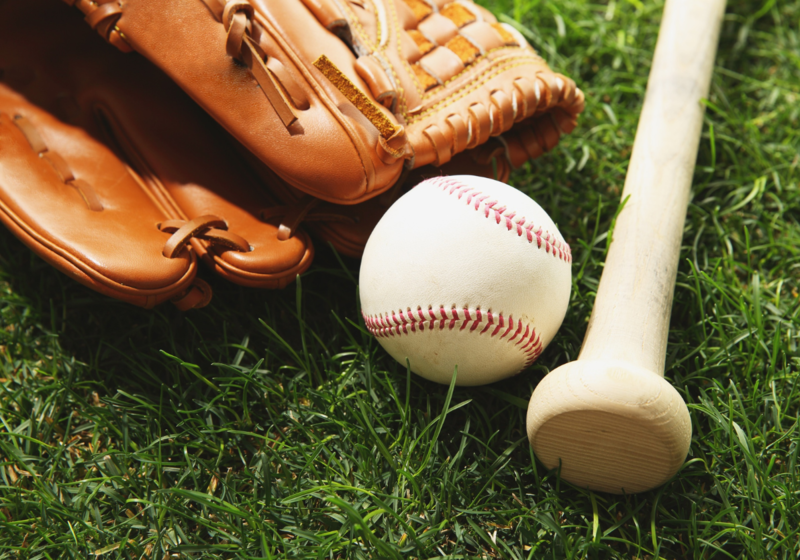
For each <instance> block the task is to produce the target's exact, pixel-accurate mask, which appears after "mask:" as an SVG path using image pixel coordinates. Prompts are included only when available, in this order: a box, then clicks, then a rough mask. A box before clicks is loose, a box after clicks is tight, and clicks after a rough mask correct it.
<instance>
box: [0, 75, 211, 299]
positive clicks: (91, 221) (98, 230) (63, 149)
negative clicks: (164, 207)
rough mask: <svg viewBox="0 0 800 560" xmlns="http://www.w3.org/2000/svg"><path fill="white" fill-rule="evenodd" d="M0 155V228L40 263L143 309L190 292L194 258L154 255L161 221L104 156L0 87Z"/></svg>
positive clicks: (160, 241) (78, 133)
mask: <svg viewBox="0 0 800 560" xmlns="http://www.w3.org/2000/svg"><path fill="white" fill-rule="evenodd" d="M2 66H3V64H2V62H0V67H2ZM0 145H2V146H3V150H2V157H0V220H2V221H3V223H4V224H5V225H6V227H8V228H9V229H10V230H11V231H12V232H13V233H14V234H15V235H16V236H17V237H19V238H20V239H21V240H22V241H23V242H24V243H25V244H26V245H28V246H29V247H30V248H31V249H33V250H34V251H35V252H36V253H37V254H38V255H39V256H41V257H42V258H43V259H45V260H46V261H47V262H49V263H50V264H52V265H53V266H55V267H56V268H58V269H59V270H61V271H62V272H65V273H66V274H68V275H69V276H71V277H72V278H74V279H76V280H78V281H79V282H81V283H82V284H84V285H86V286H89V287H90V288H93V289H94V290H97V291H99V292H101V293H103V294H106V295H109V296H112V297H115V298H118V299H121V300H124V301H127V302H130V303H133V304H135V305H139V306H141V307H152V306H154V305H156V304H158V303H161V302H163V301H166V300H168V299H171V298H173V297H176V296H181V295H183V294H184V293H186V292H188V291H190V289H191V285H192V281H193V279H194V276H195V274H196V272H197V265H196V261H195V257H194V255H193V254H192V253H191V252H189V251H186V250H184V251H181V252H179V253H177V254H176V255H175V256H174V257H173V258H166V257H164V256H163V255H162V249H163V247H164V244H165V242H166V241H167V240H168V238H169V235H166V234H164V233H162V232H161V231H159V229H158V223H159V222H160V221H161V220H162V219H163V214H162V213H161V212H160V210H159V208H158V207H157V206H156V205H155V204H153V202H152V200H151V199H150V198H149V197H148V196H147V194H146V193H145V192H144V191H143V190H142V188H141V187H140V186H139V184H138V183H137V182H136V181H135V180H134V179H133V178H132V177H131V176H130V174H129V173H128V171H127V169H126V167H125V165H124V164H123V163H122V162H120V161H119V160H118V159H117V158H116V157H115V156H114V154H113V153H111V151H110V150H108V149H107V148H106V147H105V146H103V145H102V144H100V143H99V142H97V141H96V140H94V139H93V138H91V137H90V136H89V135H87V134H86V133H85V132H84V131H83V130H81V129H78V128H75V127H72V126H69V125H67V124H64V123H62V122H60V121H59V120H58V119H56V118H54V117H53V116H52V115H50V114H49V113H47V112H46V111H43V110H41V109H40V108H38V107H36V106H35V105H33V104H31V103H29V102H28V101H27V100H26V99H25V98H24V97H22V96H20V95H18V94H17V93H16V92H14V91H13V90H12V89H10V88H9V87H7V86H6V85H4V84H0ZM87 195H88V196H87ZM132 213H135V215H136V219H131V214H132ZM132 255H134V256H135V258H131V257H132Z"/></svg>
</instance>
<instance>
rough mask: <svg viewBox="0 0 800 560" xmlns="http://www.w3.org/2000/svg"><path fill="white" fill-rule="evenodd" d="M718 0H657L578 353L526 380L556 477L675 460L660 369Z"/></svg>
mask: <svg viewBox="0 0 800 560" xmlns="http://www.w3.org/2000/svg"><path fill="white" fill-rule="evenodd" d="M724 11H725V0H667V3H666V6H665V8H664V16H663V19H662V23H661V30H660V32H659V36H658V43H657V45H656V52H655V55H654V57H653V66H652V69H651V72H650V76H649V79H648V83H647V91H646V94H645V100H644V106H643V108H642V114H641V116H640V119H639V127H638V129H637V131H636V139H635V141H634V146H633V152H632V155H631V162H630V165H629V167H628V173H627V176H626V180H625V188H624V189H623V193H622V197H623V201H624V204H625V206H624V208H623V209H622V211H621V212H620V214H619V216H618V218H617V222H616V227H615V229H614V231H613V240H612V242H611V246H610V249H609V253H608V256H607V258H606V263H605V267H604V269H603V275H602V278H601V280H600V285H599V287H598V290H597V297H596V300H595V305H594V309H593V310H592V316H591V319H590V321H589V327H588V329H587V333H586V338H585V339H584V343H583V347H582V349H581V353H580V355H579V356H578V359H577V361H575V362H571V363H568V364H565V365H564V366H561V367H560V368H558V369H556V370H554V371H553V372H552V373H550V374H549V375H548V376H547V377H545V379H544V380H543V381H542V382H541V383H540V384H539V385H538V386H537V388H536V390H535V391H534V394H533V396H532V397H531V403H530V406H529V408H528V436H529V438H530V440H531V444H532V445H533V447H534V451H535V452H536V455H537V456H538V457H539V459H540V460H541V461H542V462H543V463H544V464H545V465H546V466H548V467H551V468H553V467H558V466H559V465H560V467H561V476H562V478H564V479H566V480H569V481H570V482H573V483H575V484H578V485H581V486H585V487H588V488H592V489H596V490H603V491H607V492H615V493H620V492H626V493H632V492H639V491H642V490H647V489H649V488H653V487H655V486H658V485H660V484H662V483H664V482H666V481H667V480H668V479H669V478H670V477H672V476H673V475H674V474H675V472H676V471H677V470H678V469H679V468H680V466H681V465H682V464H683V461H684V459H685V457H686V453H687V452H688V449H689V444H690V441H691V421H690V418H689V413H688V410H687V408H686V404H685V403H684V401H683V399H682V398H681V396H680V394H678V392H677V391H676V390H675V389H674V388H673V387H672V386H671V385H670V384H669V383H668V382H667V381H665V380H664V362H665V357H666V347H667V336H668V334H669V320H670V314H671V309H672V296H673V291H674V286H675V278H676V274H677V267H678V258H679V255H680V246H681V240H682V237H683V225H684V221H685V216H686V209H687V207H688V202H689V195H690V191H691V183H692V176H693V173H694V167H695V163H696V159H697V148H698V145H699V141H700V132H701V130H702V123H703V105H702V104H701V99H703V98H704V97H706V96H707V95H708V90H709V85H710V82H711V73H712V69H713V65H714V58H715V54H716V48H717V40H718V37H719V30H720V26H721V22H722V18H723V15H724Z"/></svg>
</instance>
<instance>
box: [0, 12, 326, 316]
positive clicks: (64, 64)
mask: <svg viewBox="0 0 800 560" xmlns="http://www.w3.org/2000/svg"><path fill="white" fill-rule="evenodd" d="M26 22H29V23H28V25H26ZM293 213H295V214H296V208H294V207H286V206H282V207H279V208H278V209H277V210H276V202H275V200H274V199H273V198H272V197H271V196H270V195H269V194H268V192H267V190H266V189H265V188H264V185H263V184H262V183H261V181H259V180H258V178H257V177H256V175H255V174H254V173H253V172H252V171H251V170H250V169H249V168H248V166H247V165H246V163H245V162H244V161H243V159H242V158H241V156H240V155H239V154H238V153H237V152H236V150H234V149H233V148H232V147H231V145H230V143H229V142H228V140H227V139H226V135H225V133H224V132H223V131H222V130H221V129H219V127H218V125H217V124H216V123H215V122H213V120H211V119H209V118H208V116H207V115H206V114H205V113H204V112H203V111H202V110H201V109H200V108H199V107H197V105H196V104H195V103H194V102H192V101H191V99H189V98H188V97H187V96H186V95H185V94H184V93H183V92H182V91H180V89H179V88H177V87H176V86H175V85H174V83H173V82H172V81H171V80H169V79H168V78H167V77H166V76H164V75H163V74H162V73H161V72H159V71H158V70H157V69H156V68H154V67H153V66H152V65H151V64H149V63H148V62H147V61H145V60H143V59H141V58H140V57H138V56H133V55H131V56H126V55H123V54H122V53H119V52H117V51H116V50H115V49H113V48H111V47H109V46H108V45H106V44H104V43H103V42H102V41H101V40H100V39H99V38H98V37H97V36H96V35H95V34H93V33H92V32H91V30H89V29H88V28H87V27H86V26H85V24H84V23H83V22H82V21H81V18H80V14H79V13H78V12H76V11H74V10H71V9H69V8H67V7H66V6H63V5H60V4H56V3H53V2H52V0H25V2H2V3H0V220H2V221H3V223H4V224H5V225H6V226H7V227H8V228H9V229H10V230H11V231H12V232H14V233H15V234H16V235H17V236H18V237H19V238H20V239H22V240H23V241H24V242H25V243H26V244H27V245H28V246H29V247H31V248H32V249H33V250H34V251H35V252H36V253H38V254H39V255H40V256H41V257H42V258H44V259H45V260H46V261H48V262H49V263H51V264H53V265H54V266H55V267H57V268H59V269H60V270H62V271H63V272H65V273H67V274H68V275H70V276H71V277H73V278H75V279H76V280H78V281H79V282H82V283H83V284H85V285H87V286H89V287H91V288H93V289H95V290H97V291H99V292H102V293H104V294H107V295H110V296H112V297H116V298H119V299H122V300H125V301H128V302H130V303H133V304H136V305H140V306H143V307H151V306H153V305H156V304H158V303H160V302H162V301H165V300H169V299H172V300H174V301H175V303H176V304H177V305H178V306H179V307H181V308H184V309H185V308H191V307H199V306H202V305H204V304H206V303H208V301H209V299H210V296H211V293H210V289H209V288H208V285H207V284H205V283H204V282H202V281H199V280H197V279H196V278H195V275H196V272H197V256H200V257H202V259H204V260H205V261H206V262H207V263H208V264H209V265H210V266H211V267H212V268H213V269H214V270H215V271H216V272H217V273H219V274H220V275H222V276H223V277H225V278H227V279H229V280H231V281H233V282H236V283H238V284H242V285H246V286H257V287H273V288H274V287H281V286H284V285H286V284H287V283H289V282H290V281H292V280H293V279H294V278H295V277H296V275H297V274H299V273H301V272H303V271H304V270H305V269H306V268H307V267H308V266H309V265H310V263H311V260H312V257H313V248H312V245H311V243H310V241H309V239H308V237H307V235H306V234H305V233H303V232H302V231H298V230H297V229H296V226H297V223H298V220H297V216H295V215H293ZM265 214H269V216H265V218H266V221H264V220H262V217H261V216H262V215H265ZM287 220H288V222H289V223H291V224H292V226H291V227H287V226H286V223H287Z"/></svg>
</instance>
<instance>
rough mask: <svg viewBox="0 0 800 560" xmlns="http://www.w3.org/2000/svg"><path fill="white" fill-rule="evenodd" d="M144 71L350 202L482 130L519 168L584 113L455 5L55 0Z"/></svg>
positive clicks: (420, 1)
mask: <svg viewBox="0 0 800 560" xmlns="http://www.w3.org/2000/svg"><path fill="white" fill-rule="evenodd" d="M65 1H66V2H67V3H69V4H73V5H75V6H77V7H78V8H80V10H81V11H82V12H83V13H84V14H86V20H87V21H88V22H89V24H90V25H91V26H92V27H94V28H95V29H96V30H97V31H98V32H99V33H100V34H101V35H102V36H103V37H104V38H106V40H108V41H109V42H111V43H112V44H114V45H116V46H117V47H119V48H120V49H122V50H131V49H134V50H136V51H138V52H140V53H142V54H144V55H145V56H146V57H147V58H149V59H150V60H152V61H153V62H155V63H156V64H157V65H158V66H159V67H161V68H162V69H163V70H164V71H165V72H166V73H167V74H168V75H169V76H170V77H172V78H173V79H174V80H175V81H176V82H177V83H178V84H180V86H181V87H182V88H183V89H184V90H186V91H187V92H188V93H189V94H190V95H191V96H192V97H193V98H194V99H195V100H196V101H197V102H198V103H199V104H200V105H201V106H203V107H204V108H205V109H206V110H207V111H208V112H209V113H210V114H211V115H212V116H213V117H214V118H215V119H216V120H217V121H219V122H220V123H221V124H222V125H223V126H224V127H225V128H226V129H227V130H228V131H229V132H231V133H232V135H233V136H235V137H236V138H237V139H238V140H239V141H241V142H242V144H243V145H244V146H245V147H246V148H247V149H249V150H251V151H252V152H253V153H254V154H255V155H256V156H257V157H258V158H259V159H260V160H262V161H263V162H264V163H265V164H267V165H268V166H269V167H270V168H271V169H272V170H273V171H274V172H275V173H276V174H277V175H278V176H280V177H281V178H282V179H284V180H285V181H287V182H288V183H289V184H290V185H292V186H294V187H296V188H298V189H299V190H301V191H303V192H305V193H307V194H311V195H312V196H314V197H318V198H320V199H324V200H327V201H330V202H333V203H339V204H354V203H357V202H361V201H364V200H367V199H369V198H371V197H373V196H375V195H377V194H380V193H382V192H384V191H386V190H387V189H389V188H390V187H391V186H393V185H394V184H395V183H396V182H397V181H398V179H400V178H401V176H402V174H403V169H404V167H405V168H419V167H421V166H424V165H428V164H434V165H442V164H444V163H446V162H448V161H449V160H450V159H451V158H452V157H454V156H455V155H457V154H459V153H461V152H463V151H465V150H467V149H470V148H476V147H479V146H481V145H482V144H484V143H485V142H487V140H488V139H489V138H491V137H493V136H495V137H498V138H502V140H501V141H502V142H504V145H505V152H506V157H507V159H508V160H509V162H510V163H511V164H512V165H514V166H518V165H520V164H521V163H523V162H524V161H525V160H526V159H527V158H528V157H537V156H538V155H540V154H541V153H542V152H544V151H547V150H550V149H552V148H553V146H554V145H555V144H556V143H557V142H558V139H559V137H560V135H561V133H562V132H570V131H571V130H572V128H574V126H575V117H576V115H577V114H578V113H580V112H581V111H582V109H583V94H582V93H581V92H580V90H578V89H577V88H576V87H575V84H574V83H573V82H572V81H571V80H569V79H568V78H565V77H563V76H561V75H559V74H555V73H553V72H552V71H551V70H550V69H549V68H548V67H547V65H546V64H545V62H544V61H543V60H542V59H541V58H540V57H539V56H538V55H537V54H536V53H535V51H534V50H533V49H532V48H531V47H530V46H529V45H528V44H527V43H526V42H525V40H524V39H523V37H522V36H521V35H520V34H519V33H518V32H517V31H516V30H514V28H512V27H510V26H506V25H501V24H498V23H497V22H496V20H495V19H494V17H493V16H491V14H489V13H488V12H487V11H486V10H484V9H482V8H479V7H478V6H476V5H475V4H473V3H472V2H470V1H469V0H457V1H450V0H249V1H248V0H227V1H225V0H170V1H169V2H154V1H152V0H126V1H125V2H118V1H117V0H65Z"/></svg>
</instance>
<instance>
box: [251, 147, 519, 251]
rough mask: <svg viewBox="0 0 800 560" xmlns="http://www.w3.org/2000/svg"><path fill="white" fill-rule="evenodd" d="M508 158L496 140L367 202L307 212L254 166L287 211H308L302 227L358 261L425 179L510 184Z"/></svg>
mask: <svg viewBox="0 0 800 560" xmlns="http://www.w3.org/2000/svg"><path fill="white" fill-rule="evenodd" d="M505 154H506V147H505V145H504V144H503V143H502V142H500V141H499V140H497V139H494V138H493V139H491V141H490V142H488V143H486V144H483V145H482V146H480V147H478V148H475V149H472V150H467V151H464V152H461V153H459V154H457V155H456V156H455V157H454V158H453V159H451V160H450V161H449V162H448V163H446V164H445V165H443V166H441V167H434V166H432V165H426V166H424V167H419V168H417V169H414V170H413V171H411V172H409V173H407V174H405V176H404V177H403V178H402V179H401V180H400V181H399V182H398V183H396V184H395V186H394V187H392V188H391V189H390V190H388V191H385V192H383V193H382V194H380V195H379V196H376V197H373V198H371V199H370V200H367V201H365V202H360V203H358V204H350V205H341V204H333V203H330V202H321V201H318V202H317V203H316V204H314V205H313V206H312V207H311V208H308V204H309V195H304V194H303V193H302V192H301V191H299V190H297V189H295V188H293V187H291V186H289V185H288V184H286V183H284V182H281V181H277V180H276V178H275V175H274V173H273V172H272V171H271V170H270V169H269V168H268V167H266V166H265V165H263V164H262V165H259V164H258V162H253V161H251V164H252V165H253V168H254V169H256V170H257V172H258V173H259V175H260V176H261V177H262V178H263V180H264V182H265V183H267V184H269V185H270V186H271V187H272V192H273V193H274V194H275V195H276V196H277V197H278V198H279V199H280V200H281V201H282V202H283V203H284V204H285V206H284V207H294V208H298V209H300V208H303V209H307V213H306V214H305V215H304V223H303V225H304V227H305V228H306V229H308V230H309V231H310V232H311V233H312V234H314V235H315V236H316V237H317V238H318V239H319V240H321V241H322V242H323V243H330V244H331V245H332V246H333V248H334V249H336V251H338V252H339V253H341V254H343V255H346V256H348V257H356V258H358V257H360V256H361V255H362V253H363V252H364V247H365V246H366V244H367V240H368V239H369V236H370V234H371V233H372V230H373V229H374V228H375V226H376V225H377V223H378V221H379V220H380V219H381V217H382V216H383V214H384V213H385V212H386V210H387V209H388V208H389V207H390V206H391V205H392V204H393V203H394V201H395V200H397V199H398V198H399V197H400V196H402V195H403V194H404V193H405V192H407V191H408V190H409V189H411V188H413V187H414V186H416V185H417V184H419V183H421V182H422V181H424V180H425V179H428V178H431V177H438V176H441V175H478V176H481V177H488V178H490V179H495V180H498V181H503V182H507V181H508V179H509V176H510V174H511V167H510V165H509V163H508V160H507V158H506V157H505Z"/></svg>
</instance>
